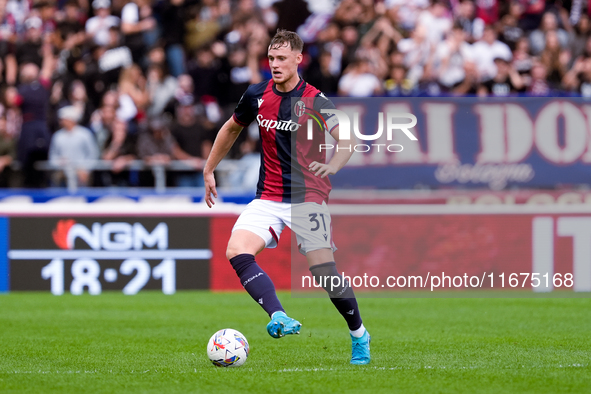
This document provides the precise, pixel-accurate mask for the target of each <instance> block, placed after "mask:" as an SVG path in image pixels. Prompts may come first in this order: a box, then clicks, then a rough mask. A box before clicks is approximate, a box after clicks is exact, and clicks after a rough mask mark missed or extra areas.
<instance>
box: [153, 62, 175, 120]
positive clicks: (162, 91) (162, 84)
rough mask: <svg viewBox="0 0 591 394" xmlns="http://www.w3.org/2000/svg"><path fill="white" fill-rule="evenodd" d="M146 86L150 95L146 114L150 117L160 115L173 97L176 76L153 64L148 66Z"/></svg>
mask: <svg viewBox="0 0 591 394" xmlns="http://www.w3.org/2000/svg"><path fill="white" fill-rule="evenodd" d="M146 87H147V90H148V92H149V95H150V106H149V107H148V109H147V115H148V116H149V117H151V118H153V117H156V116H160V115H161V114H162V113H163V112H164V109H165V108H166V106H167V105H168V103H169V102H170V101H171V100H173V99H174V94H175V92H176V89H177V81H176V78H174V77H172V76H170V75H166V74H165V73H164V68H163V66H161V65H159V64H153V65H151V66H150V67H149V68H148V81H147V85H146Z"/></svg>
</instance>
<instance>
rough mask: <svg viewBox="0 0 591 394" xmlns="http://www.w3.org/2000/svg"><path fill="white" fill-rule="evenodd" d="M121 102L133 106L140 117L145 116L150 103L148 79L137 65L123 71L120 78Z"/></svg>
mask: <svg viewBox="0 0 591 394" xmlns="http://www.w3.org/2000/svg"><path fill="white" fill-rule="evenodd" d="M118 88H119V89H118V91H119V102H120V104H121V101H124V102H125V105H130V103H133V105H134V106H135V108H136V111H137V113H139V114H140V116H143V114H145V110H146V108H147V107H148V105H149V103H150V93H149V92H148V89H147V87H146V78H145V77H144V74H143V73H142V70H141V69H140V67H139V66H138V65H137V64H133V65H131V66H130V67H127V68H126V69H124V70H123V71H121V75H120V76H119V84H118Z"/></svg>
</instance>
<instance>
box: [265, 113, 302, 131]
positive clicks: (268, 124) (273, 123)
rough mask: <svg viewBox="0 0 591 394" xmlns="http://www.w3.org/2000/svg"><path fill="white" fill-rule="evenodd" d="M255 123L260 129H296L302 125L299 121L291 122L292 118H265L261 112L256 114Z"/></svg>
mask: <svg viewBox="0 0 591 394" xmlns="http://www.w3.org/2000/svg"><path fill="white" fill-rule="evenodd" d="M257 123H258V124H259V127H260V128H262V129H267V131H271V129H275V130H277V131H298V129H299V128H300V127H301V126H302V125H301V124H299V123H296V122H292V120H291V119H290V120H277V119H265V118H264V117H263V115H262V114H258V115H257Z"/></svg>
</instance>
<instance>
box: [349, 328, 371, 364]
mask: <svg viewBox="0 0 591 394" xmlns="http://www.w3.org/2000/svg"><path fill="white" fill-rule="evenodd" d="M351 342H352V349H351V364H356V365H364V364H369V361H370V360H371V357H370V355H369V343H370V342H371V336H370V335H369V333H368V332H367V330H365V333H364V334H363V336H361V337H360V338H357V337H354V336H353V335H351Z"/></svg>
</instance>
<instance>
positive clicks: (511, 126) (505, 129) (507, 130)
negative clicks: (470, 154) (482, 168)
mask: <svg viewBox="0 0 591 394" xmlns="http://www.w3.org/2000/svg"><path fill="white" fill-rule="evenodd" d="M474 112H475V113H476V114H477V115H478V117H479V125H480V146H481V151H480V153H479V154H478V156H477V159H476V160H477V162H478V163H517V162H519V161H521V160H523V159H524V158H525V157H526V156H527V155H528V154H529V153H530V151H531V149H532V145H533V141H534V136H533V134H534V128H533V123H532V121H531V119H530V118H529V115H528V114H527V111H526V110H525V109H524V108H523V107H522V106H521V105H517V104H479V105H475V106H474Z"/></svg>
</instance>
